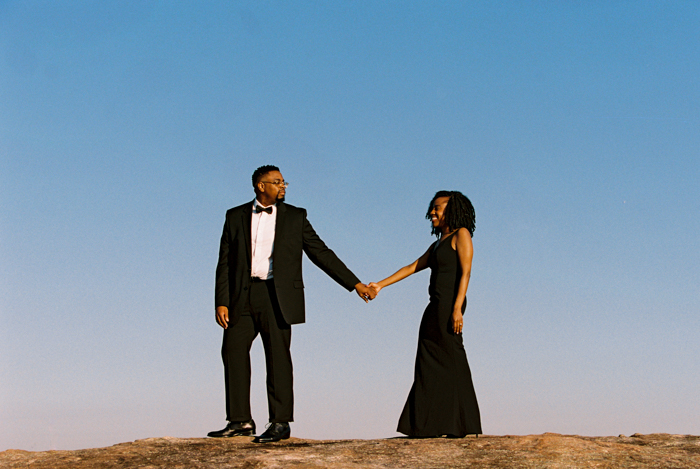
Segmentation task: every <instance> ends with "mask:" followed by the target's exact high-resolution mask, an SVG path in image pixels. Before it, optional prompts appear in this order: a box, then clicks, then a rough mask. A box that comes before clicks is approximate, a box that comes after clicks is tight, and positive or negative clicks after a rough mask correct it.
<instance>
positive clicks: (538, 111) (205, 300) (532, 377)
mask: <svg viewBox="0 0 700 469" xmlns="http://www.w3.org/2000/svg"><path fill="white" fill-rule="evenodd" d="M698 24H700V6H698V4H697V3H695V2H661V1H659V2H650V1H642V2H622V1H620V2H596V1H592V2H496V1H493V2H428V1H425V2H272V1H259V2H245V1H241V2H109V3H107V2H90V1H86V2H83V1H80V2H78V1H61V2H49V1H22V2H19V1H3V2H0V450H3V449H7V448H19V449H26V450H44V449H73V448H85V447H94V446H107V445H111V444H115V443H119V442H123V441H130V440H134V439H138V438H147V437H158V436H166V435H169V436H176V437H199V436H203V435H205V434H206V432H208V431H210V430H214V429H219V428H221V427H223V425H224V423H225V422H224V417H225V413H224V401H223V391H224V390H223V370H222V365H221V361H220V357H219V350H220V345H221V330H220V328H219V327H218V326H217V325H216V323H215V322H214V315H213V280H214V268H215V264H216V257H217V251H218V240H219V237H220V235H221V227H222V225H223V219H224V214H225V211H226V209H227V208H229V207H232V206H235V205H238V204H240V203H243V202H245V201H247V200H252V198H253V192H252V188H251V185H250V175H251V174H252V172H253V170H254V169H255V168H256V167H257V166H259V165H262V164H276V165H278V166H280V168H281V169H282V173H283V175H284V176H285V178H286V179H287V180H288V181H290V183H291V185H290V187H289V189H288V195H287V200H288V202H289V203H292V204H294V205H298V206H302V207H305V208H306V209H307V210H308V212H309V219H310V221H311V222H312V224H313V225H314V227H315V228H316V230H317V232H318V233H319V234H320V235H321V237H322V238H323V239H324V240H325V241H326V243H327V244H328V245H329V246H330V247H331V248H332V249H334V250H335V252H336V253H337V254H338V255H339V256H340V257H341V258H342V259H343V260H344V261H345V262H346V264H347V265H348V266H349V267H350V268H351V269H352V270H353V271H354V272H355V273H356V274H357V275H358V276H359V277H360V278H361V279H362V280H363V281H366V282H369V281H376V280H379V279H381V278H384V277H386V276H387V275H389V274H391V273H393V272H394V271H395V270H396V269H398V268H399V267H401V266H403V265H405V264H408V263H410V262H412V261H413V260H415V258H417V257H418V256H419V255H420V254H422V252H424V250H425V249H426V248H427V246H428V245H429V244H430V243H431V242H432V240H431V237H430V227H429V224H428V222H427V221H426V220H425V219H424V215H425V211H426V209H427V205H428V203H429V201H430V199H431V197H432V195H433V194H434V193H435V192H436V191H437V190H440V189H452V190H460V191H462V192H463V193H465V194H466V195H467V196H468V197H469V198H470V199H471V200H472V202H473V204H474V206H475V208H476V214H477V228H476V232H475V236H474V249H475V257H474V265H473V273H472V280H471V283H470V287H469V292H468V304H469V306H468V309H467V315H466V317H465V332H464V337H465V344H466V349H467V354H468V357H469V362H470V366H471V368H472V375H473V380H474V385H475V388H476V392H477V396H478V399H479V403H480V406H481V412H482V423H483V427H484V431H485V433H488V434H531V433H542V432H547V431H549V432H558V433H578V434H584V435H617V434H620V433H623V434H631V433H634V432H639V433H652V432H669V433H691V434H696V435H697V434H700V424H698V422H700V403H699V402H698V398H697V389H699V388H700V378H698V376H700V373H698V370H699V369H700V366H699V365H700V359H699V358H698V357H700V345H699V344H698V340H697V337H698V336H700V319H699V316H698V312H699V309H700V294H699V289H698V287H697V285H698V283H699V281H700V267H699V266H700V254H699V253H700V242H699V241H698V235H697V233H698V232H699V231H700V216H699V215H700V189H698V187H699V186H700V185H698V183H697V181H698V180H700V163H699V161H698V156H699V149H700V133H699V132H698V128H699V124H700V87H699V86H698V80H697V77H698V76H700V28H698ZM304 269H305V285H306V296H307V323H306V324H304V325H300V326H295V328H294V330H293V338H292V354H293V358H294V365H295V392H296V416H295V417H296V421H295V423H294V424H293V426H292V434H293V436H298V437H305V438H319V439H320V438H323V439H330V438H383V437H391V436H395V435H397V434H396V432H395V428H396V422H397V419H398V416H399V414H400V412H401V408H402V407H403V403H404V401H405V398H406V396H407V394H408V391H409V388H410V385H411V381H412V373H413V360H414V357H415V348H416V339H417V333H418V324H419V321H420V317H421V314H422V312H423V309H424V308H425V306H426V304H427V301H428V296H427V284H428V275H427V273H422V274H419V275H416V276H414V277H412V278H409V279H407V280H405V281H404V282H401V283H399V284H397V285H394V286H392V287H390V288H388V289H386V290H384V291H382V293H381V295H380V296H379V297H378V298H377V299H376V300H375V301H374V302H372V303H370V304H369V305H365V304H364V303H362V302H361V301H359V300H358V299H357V297H356V296H354V295H353V294H350V293H347V292H346V291H345V290H344V289H342V288H341V287H340V286H338V285H337V284H335V283H334V282H333V281H332V280H330V279H329V278H328V277H326V276H325V275H324V274H323V273H322V272H321V271H319V270H318V269H316V268H315V267H314V266H313V265H312V264H311V263H309V262H306V263H305V266H304ZM262 357H263V355H262V346H261V345H260V343H259V342H258V343H256V344H255V346H254V350H253V359H254V361H255V364H254V370H253V397H252V400H253V412H254V418H255V419H256V421H257V422H258V425H259V426H262V424H264V422H265V421H266V420H267V410H266V409H267V407H266V401H265V391H264V365H263V358H262Z"/></svg>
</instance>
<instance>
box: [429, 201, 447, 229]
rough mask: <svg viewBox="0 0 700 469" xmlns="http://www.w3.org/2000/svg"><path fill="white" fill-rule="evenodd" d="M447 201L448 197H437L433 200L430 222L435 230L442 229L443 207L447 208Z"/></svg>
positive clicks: (443, 221)
mask: <svg viewBox="0 0 700 469" xmlns="http://www.w3.org/2000/svg"><path fill="white" fill-rule="evenodd" d="M449 201H450V198H449V197H438V198H437V199H435V200H433V208H432V209H430V221H431V222H432V223H433V226H434V227H435V228H442V227H443V226H444V225H445V207H447V202H449Z"/></svg>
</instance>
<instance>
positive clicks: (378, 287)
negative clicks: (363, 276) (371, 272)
mask: <svg viewBox="0 0 700 469" xmlns="http://www.w3.org/2000/svg"><path fill="white" fill-rule="evenodd" d="M367 286H368V287H370V288H371V289H372V290H374V294H375V296H376V295H378V294H379V290H381V289H382V286H381V285H379V284H378V283H374V282H369V285H367Z"/></svg>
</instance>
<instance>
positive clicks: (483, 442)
mask: <svg viewBox="0 0 700 469" xmlns="http://www.w3.org/2000/svg"><path fill="white" fill-rule="evenodd" d="M0 467H2V468H27V467H29V468H37V469H38V468H52V469H61V468H71V469H80V468H85V469H87V468H117V467H140V468H204V469H206V468H250V469H253V468H292V467H293V468H296V469H305V468H321V467H333V468H339V469H343V468H414V467H420V468H426V469H427V468H445V467H455V468H460V467H464V468H466V467H469V468H651V467H659V468H661V467H663V468H698V467H700V437H698V436H692V435H669V434H664V433H659V434H650V435H639V434H635V435H632V436H629V437H626V436H624V435H620V436H617V437H584V436H576V435H559V434H555V433H545V434H542V435H526V436H480V437H479V438H475V437H474V436H470V437H467V438H462V439H447V438H426V439H407V438H391V439H385V440H323V441H321V440H305V439H299V438H291V439H289V440H285V441H281V442H278V443H272V444H265V445H260V444H255V443H253V442H252V438H250V437H236V438H226V439H207V438H187V439H182V438H172V437H164V438H148V439H145V440H137V441H134V442H131V443H121V444H117V445H114V446H110V447H107V448H93V449H83V450H75V451H40V452H31V451H22V450H15V449H10V450H7V451H3V452H0Z"/></svg>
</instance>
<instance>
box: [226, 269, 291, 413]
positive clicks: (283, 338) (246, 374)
mask: <svg viewBox="0 0 700 469" xmlns="http://www.w3.org/2000/svg"><path fill="white" fill-rule="evenodd" d="M249 293H250V302H249V303H250V308H249V309H250V311H248V312H244V313H243V314H242V315H241V317H240V318H239V320H238V321H237V322H236V323H235V324H233V325H229V327H228V329H224V342H223V345H222V347H221V356H222V358H223V360H224V376H225V381H226V420H228V421H229V422H243V421H247V420H251V419H252V415H251V412H250V347H251V346H252V344H253V341H254V340H255V338H256V337H257V336H258V334H260V337H261V338H262V341H263V347H264V349H265V364H266V368H267V406H268V411H269V416H270V422H291V421H293V420H294V393H293V391H292V381H293V380H292V355H291V353H290V350H289V347H290V344H291V340H292V327H291V326H290V325H289V324H287V323H286V322H285V320H284V318H283V317H282V313H281V311H280V307H279V303H278V302H277V293H276V292H275V285H274V283H273V282H272V280H267V281H254V282H251V284H250V288H249Z"/></svg>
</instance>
